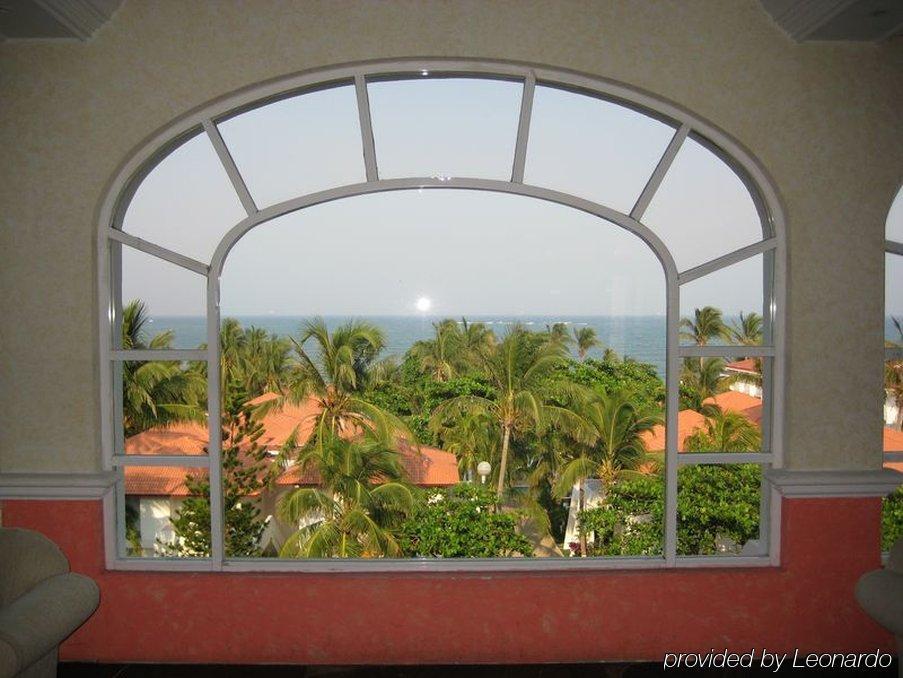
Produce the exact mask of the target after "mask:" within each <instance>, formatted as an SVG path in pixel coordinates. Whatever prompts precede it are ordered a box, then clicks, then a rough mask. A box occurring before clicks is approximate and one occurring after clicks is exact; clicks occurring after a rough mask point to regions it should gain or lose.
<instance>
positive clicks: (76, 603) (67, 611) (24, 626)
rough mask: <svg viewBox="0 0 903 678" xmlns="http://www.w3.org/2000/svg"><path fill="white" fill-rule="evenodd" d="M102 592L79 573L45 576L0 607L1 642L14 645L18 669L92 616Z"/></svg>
mask: <svg viewBox="0 0 903 678" xmlns="http://www.w3.org/2000/svg"><path fill="white" fill-rule="evenodd" d="M99 601H100V592H99V590H98V588H97V584H95V583H94V582H93V581H92V580H91V579H89V578H88V577H85V576H83V575H80V574H71V573H68V574H60V575H57V576H55V577H50V578H49V579H45V580H44V581H42V582H41V583H40V584H38V585H37V586H35V587H34V588H33V589H31V590H30V591H29V592H28V593H26V594H25V595H23V596H20V597H19V598H16V599H15V600H14V601H12V602H11V603H10V604H9V605H7V606H6V607H3V608H2V609H0V643H4V642H5V643H6V644H7V645H9V647H10V648H12V651H13V652H14V653H15V656H16V660H17V665H18V666H17V669H16V670H17V671H21V670H22V669H24V668H26V667H28V666H30V665H31V664H33V663H34V662H35V661H37V660H38V659H40V658H41V657H43V656H44V655H45V654H47V653H48V652H50V651H51V650H52V649H53V648H55V647H56V646H57V645H59V644H60V643H61V642H62V641H63V640H65V639H66V638H67V637H68V636H69V635H71V634H72V632H73V631H75V630H76V629H77V628H78V627H79V626H81V624H82V623H83V622H84V621H85V620H86V619H87V618H88V617H90V616H91V614H92V613H93V612H94V610H95V609H97V604H98V602H99Z"/></svg>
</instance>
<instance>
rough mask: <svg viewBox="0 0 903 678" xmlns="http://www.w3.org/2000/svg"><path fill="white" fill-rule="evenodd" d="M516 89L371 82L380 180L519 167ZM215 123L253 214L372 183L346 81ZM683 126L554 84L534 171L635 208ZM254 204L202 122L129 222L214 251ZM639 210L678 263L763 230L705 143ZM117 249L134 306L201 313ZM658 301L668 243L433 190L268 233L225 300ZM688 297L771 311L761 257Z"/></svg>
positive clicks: (243, 256) (189, 298) (682, 158)
mask: <svg viewBox="0 0 903 678" xmlns="http://www.w3.org/2000/svg"><path fill="white" fill-rule="evenodd" d="M521 90H522V87H521V85H520V84H518V83H514V82H507V81H486V80H468V79H431V78H424V79H420V80H409V81H390V82H376V83H371V84H370V85H369V87H368V93H369V98H370V103H371V115H372V120H373V130H374V140H375V144H376V154H377V163H378V166H379V172H380V177H381V178H395V177H405V176H442V177H464V176H466V177H479V178H492V179H508V178H510V173H511V165H512V160H513V153H514V146H515V139H516V134H517V124H518V117H519V108H520V97H521ZM220 131H221V133H222V135H223V138H224V140H225V142H226V144H227V146H228V148H229V150H230V153H231V154H232V156H233V158H234V159H235V162H236V165H237V167H238V169H239V171H240V172H241V173H242V175H243V177H244V178H245V181H246V183H247V185H248V188H249V190H250V192H251V194H252V195H253V196H254V199H255V201H256V202H257V204H258V206H259V207H265V206H268V205H272V204H275V203H277V202H280V201H282V200H286V199H289V198H292V197H296V196H298V195H302V194H304V193H308V192H312V191H317V190H323V189H326V188H329V187H333V186H337V185H343V184H348V183H356V182H360V181H363V180H364V177H365V173H364V164H363V154H362V149H361V141H360V127H359V123H358V115H357V109H356V98H355V94H354V90H353V88H351V87H347V86H346V87H336V88H332V89H328V90H323V91H319V92H315V93H311V94H306V95H303V96H296V97H293V98H289V99H285V100H282V101H279V102H275V103H270V104H268V105H266V106H264V107H261V108H259V109H255V110H252V111H249V112H246V113H243V114H242V115H240V116H237V117H235V118H233V119H231V120H228V121H226V122H223V123H220ZM673 133H674V130H673V129H672V128H670V127H668V126H667V125H665V124H664V123H662V122H660V121H658V120H655V119H652V118H649V117H647V116H645V115H642V114H640V113H638V112H636V111H633V110H630V109H627V108H624V107H621V106H617V105H615V104H613V103H609V102H604V101H601V100H598V99H594V98H591V97H587V96H583V95H579V94H575V93H571V92H565V91H563V90H557V89H553V88H549V87H543V86H540V87H537V90H536V96H535V100H534V108H533V117H532V124H531V128H530V137H529V143H528V149H527V159H526V169H525V177H524V180H525V182H526V183H528V184H535V185H541V186H545V187H549V188H553V189H556V190H560V191H564V192H567V193H571V194H574V195H577V196H580V197H585V198H588V199H591V200H594V201H597V202H600V203H602V204H605V205H608V206H610V207H612V208H614V209H616V210H619V211H622V212H625V213H626V212H629V211H630V209H631V207H632V206H633V204H634V202H635V201H636V199H637V197H638V196H639V194H640V192H641V191H642V189H643V187H644V185H645V183H646V181H647V179H648V177H649V176H650V174H651V173H652V171H653V170H654V168H655V166H656V163H657V162H658V160H659V158H660V157H661V155H662V153H663V152H664V150H665V148H666V146H667V144H668V142H669V141H670V139H671V136H672V135H673ZM900 211H901V212H903V210H900ZM243 216H244V211H243V210H242V207H241V204H240V202H239V201H238V198H237V197H236V195H235V193H234V191H233V189H232V187H231V185H230V183H229V181H228V179H227V177H226V175H225V172H224V171H223V169H222V167H221V165H220V163H219V160H218V158H217V157H216V155H215V153H214V151H213V149H212V147H211V146H210V143H209V141H208V140H207V138H206V137H205V136H203V135H202V136H198V137H195V138H194V139H192V140H190V141H188V142H187V143H185V144H183V145H182V146H180V147H179V148H178V149H176V150H175V151H174V152H173V153H172V154H170V155H169V156H168V157H167V158H166V159H164V160H163V161H162V162H161V163H160V165H158V166H157V168H155V169H154V171H152V172H151V173H150V174H149V175H148V177H147V178H146V179H145V180H144V182H143V183H142V184H141V186H140V187H139V189H138V191H137V192H136V194H135V197H134V198H133V200H132V202H131V204H130V205H129V208H128V210H127V212H126V215H125V220H124V225H123V227H124V229H125V230H126V231H127V232H129V233H133V234H135V235H138V236H139V237H142V238H145V239H147V240H150V241H151V242H155V243H157V244H159V245H162V246H164V247H167V248H170V249H173V250H175V251H178V252H180V253H182V254H185V255H187V256H190V257H193V258H195V259H199V260H201V261H205V262H206V261H209V260H210V257H211V256H212V254H213V252H214V250H215V249H216V246H217V244H218V242H219V239H220V238H221V237H222V235H223V234H224V233H225V232H227V231H228V230H229V229H230V228H231V227H232V226H233V225H234V224H236V223H237V222H238V221H240V220H241V219H242V218H243ZM643 222H644V223H645V224H646V225H647V226H649V227H650V228H651V229H652V230H653V231H655V232H656V233H657V234H658V236H659V237H660V238H661V239H662V240H663V241H664V242H665V244H666V245H667V246H668V247H669V249H670V250H671V252H672V254H673V256H674V258H675V261H676V263H677V265H678V268H679V269H680V270H686V269H688V268H692V267H693V266H696V265H698V264H700V263H703V262H704V261H706V260H708V259H711V258H713V257H717V256H720V255H722V254H725V253H727V252H729V251H732V250H734V249H737V248H739V247H743V246H745V245H748V244H751V243H754V242H756V241H758V240H761V238H762V234H761V228H760V226H759V220H758V216H757V214H756V211H755V208H754V206H753V202H752V200H751V198H750V196H749V195H748V193H747V191H746V188H745V186H744V185H743V184H742V182H741V181H740V179H739V178H738V177H737V176H736V175H735V174H734V173H733V172H732V171H731V170H730V169H729V168H728V167H727V166H726V165H725V164H724V163H723V162H721V160H720V159H718V158H717V156H715V155H714V154H712V153H711V152H710V151H709V150H708V149H706V148H705V147H703V146H702V145H700V144H698V143H697V142H695V141H693V140H692V139H688V140H687V141H686V142H685V144H684V146H683V147H682V149H681V151H680V153H679V154H678V156H677V158H676V159H675V162H674V164H673V165H672V168H671V170H670V172H669V173H668V175H667V176H666V177H665V180H664V182H663V184H662V186H661V187H660V188H659V190H658V192H657V193H656V195H655V197H654V199H653V201H652V203H651V204H650V206H649V208H648V210H647V212H646V214H645V216H644V219H643ZM901 230H903V229H901ZM123 249H124V255H123V297H124V298H125V299H126V300H128V299H132V298H136V297H137V298H142V299H144V300H145V301H146V302H147V303H148V304H149V307H150V310H151V313H152V314H153V315H158V316H159V315H200V314H203V312H204V306H205V303H204V282H203V279H202V278H201V277H200V276H197V275H196V274H193V273H191V272H189V271H184V270H181V269H179V268H178V267H176V266H173V265H171V264H169V263H167V262H165V261H161V260H158V259H156V258H154V257H151V256H148V255H144V254H143V253H140V252H136V251H134V250H129V248H123ZM901 276H903V270H901ZM664 296H665V289H664V276H663V274H662V269H661V266H660V264H659V263H658V261H657V259H656V257H655V255H654V254H653V253H652V251H651V250H649V248H648V247H647V246H646V245H645V244H644V243H643V242H642V241H640V240H639V239H638V238H637V237H636V236H634V235H633V234H631V233H629V232H627V231H625V230H624V229H622V228H620V227H619V226H617V225H614V224H612V223H609V222H606V221H604V220H601V219H599V218H597V217H594V216H591V215H588V214H585V213H582V212H579V211H576V210H574V209H572V208H568V207H564V206H560V205H556V204H552V203H548V202H544V201H540V200H536V199H531V198H526V197H521V196H513V195H507V194H498V193H487V192H479V191H463V190H441V189H438V190H408V191H397V192H392V193H383V194H377V195H368V196H358V197H353V198H347V199H344V200H340V201H335V202H332V203H328V204H323V205H318V206H315V207H310V208H307V209H305V210H302V211H299V212H295V213H292V214H289V215H284V216H282V217H278V218H276V219H274V220H272V221H270V222H267V223H265V224H262V225H260V226H258V227H257V228H255V229H254V230H252V231H251V232H250V233H248V234H247V235H246V236H245V237H244V238H243V239H242V240H241V241H239V242H238V243H237V244H236V246H235V247H234V249H233V250H232V252H231V253H230V255H229V257H228V259H227V260H226V264H225V268H224V270H223V276H222V294H221V308H222V312H223V314H224V315H263V314H278V315H312V314H323V315H415V314H423V313H425V311H424V310H422V306H421V309H418V306H417V301H418V300H419V299H423V298H425V299H428V300H429V301H430V308H429V310H428V313H429V314H430V315H450V316H459V315H462V314H466V315H491V314H504V315H557V314H566V315H659V314H663V313H664ZM681 296H682V303H681V311H682V313H684V314H686V313H689V312H691V311H692V309H693V308H694V307H696V306H702V305H706V304H711V305H715V306H719V307H720V308H722V310H724V311H725V313H727V314H729V315H733V314H736V313H737V312H738V311H740V310H744V311H751V310H755V311H761V304H762V301H761V299H762V257H761V256H758V257H754V258H753V259H750V260H748V261H746V262H743V263H741V264H737V265H735V266H732V267H730V268H728V269H724V270H722V271H720V272H718V273H716V274H713V275H712V276H708V277H706V278H703V279H701V280H698V281H696V282H694V283H691V284H688V285H686V286H684V287H683V288H682V295H681ZM421 303H422V302H421ZM901 306H903V302H901Z"/></svg>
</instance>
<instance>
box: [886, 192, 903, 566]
mask: <svg viewBox="0 0 903 678" xmlns="http://www.w3.org/2000/svg"><path fill="white" fill-rule="evenodd" d="M885 238H886V240H885V242H884V314H885V316H884V411H883V415H884V435H883V439H884V466H885V467H886V468H892V469H894V470H896V471H903V431H901V427H903V295H901V290H903V189H901V190H900V191H899V192H898V193H897V196H896V198H895V199H894V202H893V204H892V205H891V208H890V212H889V213H888V215H887V224H886V227H885ZM901 536H903V489H901V488H897V489H896V490H894V492H892V493H891V494H890V495H889V496H887V497H885V498H884V500H883V510H882V525H881V546H882V550H883V551H890V549H891V546H893V544H894V543H895V542H896V541H897V540H898V539H900V537H901Z"/></svg>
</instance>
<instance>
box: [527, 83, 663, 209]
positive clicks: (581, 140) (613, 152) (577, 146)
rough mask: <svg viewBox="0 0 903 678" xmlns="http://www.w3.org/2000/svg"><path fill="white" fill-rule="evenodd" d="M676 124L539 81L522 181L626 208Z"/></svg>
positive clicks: (649, 173) (640, 189) (650, 171)
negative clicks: (670, 124)
mask: <svg viewBox="0 0 903 678" xmlns="http://www.w3.org/2000/svg"><path fill="white" fill-rule="evenodd" d="M673 135H674V129H673V128H672V127H669V126H668V125H666V124H664V123H662V122H659V121H658V120H656V119H654V118H651V117H649V116H647V115H643V114H642V113H639V112H637V111H635V110H633V109H630V108H626V107H625V106H621V105H619V104H615V103H611V102H608V101H604V100H602V99H598V98H596V97H591V96H586V95H582V94H576V93H574V92H568V91H567V90H562V89H557V88H554V87H543V86H539V87H537V88H536V92H535V96H534V100H533V115H532V118H531V123H530V139H529V143H528V144H527V162H526V167H525V169H524V182H525V183H527V184H532V185H536V186H544V187H546V188H552V189H555V190H559V191H563V192H565V193H570V194H572V195H577V196H580V197H582V198H587V199H589V200H592V201H594V202H598V203H600V204H602V205H606V206H608V207H612V208H614V209H616V210H618V211H620V212H623V213H625V214H629V213H630V211H631V209H633V206H634V204H635V203H636V201H637V199H638V198H639V197H640V193H642V191H643V188H644V187H645V186H646V182H647V181H649V177H650V176H651V175H652V172H653V171H654V170H655V167H656V165H657V164H658V162H659V160H660V159H661V157H662V155H663V154H664V152H665V148H667V146H668V143H669V142H670V141H671V137H672V136H673Z"/></svg>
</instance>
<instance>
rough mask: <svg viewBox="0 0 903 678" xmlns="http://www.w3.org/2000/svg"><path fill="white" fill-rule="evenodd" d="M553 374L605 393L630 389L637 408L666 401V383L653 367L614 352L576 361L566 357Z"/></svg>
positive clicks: (654, 405) (658, 404)
mask: <svg viewBox="0 0 903 678" xmlns="http://www.w3.org/2000/svg"><path fill="white" fill-rule="evenodd" d="M556 377H557V378H558V379H560V380H564V381H568V382H573V383H575V384H580V385H581V386H588V387H590V388H592V389H593V390H595V391H602V392H605V393H614V392H616V391H620V392H623V391H630V392H631V393H633V397H634V399H635V400H634V404H635V405H636V406H637V407H638V408H640V409H649V408H652V407H656V406H661V405H662V403H664V401H665V383H664V382H663V381H662V380H661V378H660V377H659V376H658V373H657V372H656V371H655V367H653V366H652V365H650V364H648V363H641V362H637V361H635V360H631V359H629V358H628V359H625V360H620V359H618V358H617V356H615V355H613V354H610V355H608V356H607V357H606V358H605V359H604V360H596V359H594V358H587V359H586V360H584V361H583V362H578V361H576V360H573V359H569V360H567V362H566V363H565V364H564V365H563V366H562V367H561V368H559V370H558V374H557V375H556Z"/></svg>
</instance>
